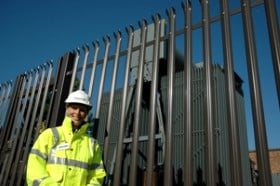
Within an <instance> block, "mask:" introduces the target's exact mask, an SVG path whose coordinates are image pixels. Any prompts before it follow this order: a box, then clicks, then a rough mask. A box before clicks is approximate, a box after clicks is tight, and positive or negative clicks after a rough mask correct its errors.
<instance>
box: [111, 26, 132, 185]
mask: <svg viewBox="0 0 280 186" xmlns="http://www.w3.org/2000/svg"><path fill="white" fill-rule="evenodd" d="M127 33H128V38H129V39H128V49H127V60H126V68H125V76H124V88H123V92H122V107H121V119H120V127H119V136H118V142H117V146H116V161H115V162H112V165H111V166H112V167H114V166H113V165H114V164H115V168H114V170H111V171H112V173H113V172H114V182H113V185H114V186H119V185H120V178H121V168H122V157H123V139H124V129H125V122H126V104H127V99H126V98H127V93H128V81H129V72H130V65H131V54H132V46H133V37H134V29H133V27H130V28H129V29H127ZM113 161H114V160H113ZM109 176H112V175H109Z"/></svg>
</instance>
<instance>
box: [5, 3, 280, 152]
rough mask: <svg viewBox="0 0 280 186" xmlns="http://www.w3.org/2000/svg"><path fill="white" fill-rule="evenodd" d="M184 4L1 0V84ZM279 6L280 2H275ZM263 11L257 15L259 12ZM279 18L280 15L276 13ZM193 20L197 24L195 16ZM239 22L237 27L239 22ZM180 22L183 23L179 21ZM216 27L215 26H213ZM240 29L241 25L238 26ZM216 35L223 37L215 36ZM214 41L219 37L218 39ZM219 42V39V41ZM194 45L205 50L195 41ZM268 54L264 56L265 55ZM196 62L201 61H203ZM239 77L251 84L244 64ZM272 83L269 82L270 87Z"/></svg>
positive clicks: (265, 69)
mask: <svg viewBox="0 0 280 186" xmlns="http://www.w3.org/2000/svg"><path fill="white" fill-rule="evenodd" d="M181 2H182V1H178V0H141V1H129V0H111V1H106V0H102V1H101V0H82V1H74V0H69V1H66V0H60V1H57V0H48V1H36V0H28V1H20V0H11V1H7V0H2V1H0V24H1V31H0V33H1V34H0V62H1V68H0V73H1V75H0V83H3V82H5V81H9V80H15V79H16V77H17V75H18V74H20V73H24V72H25V71H29V70H30V69H32V68H35V67H37V66H39V65H41V64H43V63H44V62H47V61H50V60H54V62H55V63H56V62H57V61H58V58H59V57H60V56H62V55H63V54H64V53H66V52H68V51H72V50H74V49H76V48H77V47H81V46H83V45H84V44H86V43H91V42H92V41H95V40H102V38H103V37H104V36H106V35H110V36H113V33H114V32H116V31H118V30H120V31H123V32H125V28H126V27H128V26H129V25H132V26H134V27H135V28H138V22H139V21H141V20H143V19H147V20H148V22H151V16H154V15H155V14H156V13H160V14H161V15H166V10H167V9H169V8H170V7H174V8H175V9H176V10H177V12H178V13H179V12H182V10H181ZM218 2H219V0H212V1H211V3H213V4H214V6H213V7H214V9H215V11H213V12H214V13H216V14H217V13H219V11H218ZM231 2H232V3H231V4H232V6H235V7H238V6H239V1H231ZM277 2H278V3H279V1H277ZM258 11H259V12H258ZM278 11H279V10H278ZM262 13H263V11H262V10H258V9H257V10H256V11H255V12H253V14H254V16H256V20H258V22H257V23H255V24H259V25H257V28H258V30H257V33H256V34H258V35H262V33H263V32H266V30H263V29H262V28H263V26H262V24H265V22H264V21H263V20H259V19H258V17H257V16H259V15H261V14H262ZM278 17H279V12H278ZM235 19H236V20H239V21H240V17H238V16H236V17H235V18H233V25H232V26H233V28H235V26H236V25H234V24H235ZM194 20H199V17H198V19H196V17H194ZM239 21H236V23H237V24H240V22H239ZM178 24H182V23H178ZM214 27H215V26H214ZM238 27H239V26H238V25H237V28H238ZM194 34H196V32H194ZM213 34H214V35H215V34H220V32H219V31H218V30H217V32H213ZM233 35H234V37H236V38H241V37H242V32H240V30H236V31H235V32H234V33H233ZM214 37H215V36H214ZM215 42H216V43H217V44H219V43H218V41H215ZM239 42H240V40H238V39H237V40H235V39H234V40H233V44H234V46H236V47H235V48H234V51H233V52H234V53H236V55H235V56H234V60H236V61H240V62H244V61H243V59H244V56H245V54H244V49H242V48H240V47H238V45H239ZM257 44H258V45H259V46H266V45H268V43H267V38H265V37H257ZM194 45H195V46H194V47H198V48H199V47H201V46H200V45H199V43H195V44H194ZM263 48H265V47H259V48H257V50H263ZM221 49H222V48H221V47H213V50H214V51H213V52H214V53H216V54H217V55H213V61H222V56H221V55H219V54H221V53H222V50H221ZM269 53H270V51H267V50H264V51H262V53H260V54H261V55H260V56H258V57H259V61H260V63H261V64H262V65H263V66H261V67H260V69H261V75H262V77H264V78H263V80H262V81H264V82H263V84H264V85H263V89H264V93H263V95H264V96H265V103H264V107H265V113H266V124H267V132H268V143H269V147H270V148H280V140H279V137H278V134H279V132H280V126H279V124H278V123H279V120H280V118H279V115H280V114H279V106H278V105H277V99H276V97H275V96H276V95H275V92H276V90H275V88H273V86H272V87H271V86H270V84H272V85H273V83H274V82H270V81H271V79H273V78H272V74H273V73H272V68H271V66H269V65H268V66H267V64H266V63H267V61H270V60H271V59H270V56H269V55H267V54H269ZM263 54H266V55H263ZM194 60H195V61H202V59H200V58H199V57H198V58H197V59H196V56H195V55H194ZM236 69H237V71H238V73H240V74H241V75H242V78H243V79H244V86H246V85H247V86H248V80H247V79H246V78H247V77H246V75H243V74H246V72H245V69H246V64H245V63H241V64H239V65H238V66H237V67H236ZM267 82H270V83H267ZM245 98H246V107H247V108H246V109H247V115H251V113H250V102H249V99H248V98H249V92H248V90H246V89H245ZM248 118H249V119H248V135H249V147H250V149H253V148H254V144H253V143H254V142H253V128H252V124H251V123H252V121H251V120H250V117H248Z"/></svg>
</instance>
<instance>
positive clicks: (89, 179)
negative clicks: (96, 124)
mask: <svg viewBox="0 0 280 186" xmlns="http://www.w3.org/2000/svg"><path fill="white" fill-rule="evenodd" d="M88 125H89V124H88V123H85V124H84V125H82V126H81V128H80V129H79V130H78V131H77V132H74V133H73V132H72V124H71V118H69V117H67V116H66V117H65V119H64V121H63V123H62V126H59V127H54V128H48V129H46V130H45V131H44V132H42V133H41V134H40V135H39V137H38V139H37V140H36V142H35V143H34V145H33V147H32V149H31V152H30V154H29V157H28V163H27V173H26V178H27V184H28V185H29V186H31V185H33V186H35V185H40V186H89V185H92V186H96V185H102V183H103V180H104V177H105V176H106V172H105V169H104V167H103V161H102V154H101V150H100V146H99V144H98V143H97V141H96V140H94V139H93V138H92V137H90V136H89V135H88V134H87V133H86V130H87V128H88Z"/></svg>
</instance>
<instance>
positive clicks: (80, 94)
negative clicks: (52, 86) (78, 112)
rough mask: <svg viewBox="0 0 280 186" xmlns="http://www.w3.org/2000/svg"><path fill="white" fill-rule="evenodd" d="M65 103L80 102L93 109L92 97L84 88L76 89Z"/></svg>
mask: <svg viewBox="0 0 280 186" xmlns="http://www.w3.org/2000/svg"><path fill="white" fill-rule="evenodd" d="M65 103H80V104H83V105H86V106H88V107H89V109H91V107H92V105H91V104H90V99H89V96H88V94H87V93H85V92H84V91H82V90H76V91H74V92H72V93H70V94H69V96H68V97H67V99H66V100H65Z"/></svg>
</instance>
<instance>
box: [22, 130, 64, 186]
mask: <svg viewBox="0 0 280 186" xmlns="http://www.w3.org/2000/svg"><path fill="white" fill-rule="evenodd" d="M53 143H54V140H53V136H52V132H51V130H50V129H46V130H45V131H44V132H43V133H41V134H40V135H39V137H38V139H37V140H36V141H35V143H34V145H33V147H32V149H31V151H30V153H29V157H28V162H27V170H26V180H27V184H28V185H29V186H31V185H40V186H44V185H53V186H58V185H59V183H57V182H56V181H55V180H53V178H51V177H50V176H49V174H48V172H47V170H46V163H47V159H48V154H49V152H50V150H51V147H52V145H51V144H53Z"/></svg>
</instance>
